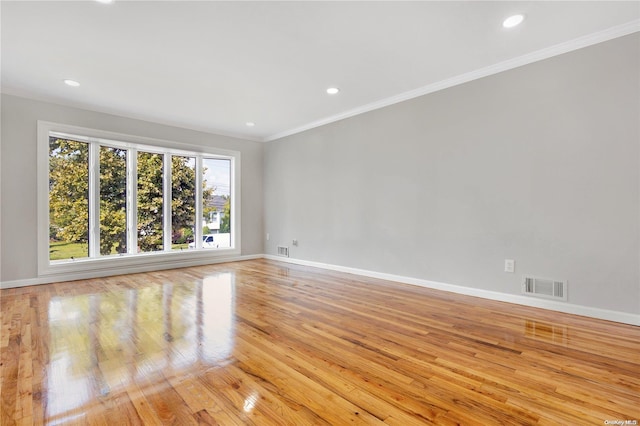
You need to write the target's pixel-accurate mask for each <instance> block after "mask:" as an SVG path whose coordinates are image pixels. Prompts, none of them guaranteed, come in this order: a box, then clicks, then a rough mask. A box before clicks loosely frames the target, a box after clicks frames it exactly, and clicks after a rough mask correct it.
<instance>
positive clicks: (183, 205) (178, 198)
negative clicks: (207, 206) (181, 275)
mask: <svg viewBox="0 0 640 426" xmlns="http://www.w3.org/2000/svg"><path fill="white" fill-rule="evenodd" d="M195 222H196V160H195V158H193V157H179V156H172V157H171V248H172V249H173V250H183V249H186V248H187V247H188V245H189V243H192V242H193V235H194V233H195V232H194V231H195Z"/></svg>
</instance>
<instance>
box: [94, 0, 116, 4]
mask: <svg viewBox="0 0 640 426" xmlns="http://www.w3.org/2000/svg"><path fill="white" fill-rule="evenodd" d="M96 1H97V2H98V3H104V4H109V3H113V0H96Z"/></svg>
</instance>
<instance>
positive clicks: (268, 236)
mask: <svg viewBox="0 0 640 426" xmlns="http://www.w3.org/2000/svg"><path fill="white" fill-rule="evenodd" d="M270 237H271V236H270V235H269V233H268V232H267V241H269V238H270Z"/></svg>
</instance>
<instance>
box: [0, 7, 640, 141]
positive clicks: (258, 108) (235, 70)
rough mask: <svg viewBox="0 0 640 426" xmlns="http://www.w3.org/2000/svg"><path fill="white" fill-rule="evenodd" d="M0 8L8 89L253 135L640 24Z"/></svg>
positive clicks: (559, 15) (483, 13)
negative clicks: (332, 91) (508, 24)
mask: <svg viewBox="0 0 640 426" xmlns="http://www.w3.org/2000/svg"><path fill="white" fill-rule="evenodd" d="M0 7H1V11H0V12H1V19H2V21H1V24H2V33H1V36H2V41H1V42H2V56H1V61H2V91H3V92H4V93H10V94H16V95H21V96H26V97H30V98H35V99H41V100H47V101H53V102H57V103H61V104H65V105H72V106H79V107H82V108H86V109H91V110H96V111H103V112H109V113H115V114H118V115H123V116H128V117H134V118H140V119H145V120H149V121H154V122H160V123H166V124H171V125H177V126H181V127H186V128H192V129H197V130H204V131H208V132H212V133H219V134H226V135H234V136H239V137H243V138H247V139H252V140H272V139H275V138H278V137H281V136H284V135H287V134H292V133H296V132H298V131H302V130H305V129H308V128H311V127H314V126H317V125H320V124H324V123H328V122H331V121H335V120H337V119H340V118H344V117H347V116H350V115H354V114H356V113H359V112H363V111H366V110H371V109H374V108H377V107H381V106H384V105H388V104H391V103H394V102H397V101H400V100H403V99H408V98H411V97H415V96H418V95H421V94H424V93H428V92H430V91H433V90H437V89H439V88H443V87H447V86H451V85H453V84H458V83H460V82H464V81H468V80H470V79H473V78H477V77H481V76H484V75H488V74H491V73H494V72H498V71H501V70H504V69H509V68H512V67H514V66H519V65H523V64H525V63H528V62H531V61H534V60H538V59H543V58H545V57H549V56H552V55H554V54H558V53H563V52H565V51H568V50H572V49H575V48H579V47H582V46H586V45H589V44H593V43H595V42H599V41H603V40H606V39H609V38H612V37H618V36H621V35H624V34H628V33H631V32H635V31H640V2H637V1H632V2H629V1H628V2H612V1H591V2H539V1H532V2H480V1H474V2H435V1H433V2H265V1H263V2H204V1H200V2H186V1H175V2H167V1H154V2H151V1H146V2H145V1H143V2H134V1H125V0H116V1H115V2H114V3H112V4H109V5H105V4H101V3H98V2H95V1H75V2H74V1H71V2H58V1H46V2H30V1H22V2H10V1H2V3H1V4H0ZM514 13H524V14H525V15H526V20H525V21H524V23H523V24H522V25H521V26H519V27H517V28H515V29H511V30H506V29H504V28H502V25H501V23H502V21H503V20H504V18H506V17H507V16H509V15H511V14H514ZM67 78H69V79H74V80H77V81H79V82H80V83H81V86H80V87H77V88H72V87H68V86H66V85H64V84H63V82H62V81H63V80H64V79H67ZM330 86H337V87H339V88H340V89H341V92H340V93H339V94H338V95H334V96H329V95H327V94H326V92H325V90H326V89H327V88H328V87H330ZM247 121H253V122H255V123H256V125H255V127H251V128H250V127H247V126H246V125H245V123H246V122H247Z"/></svg>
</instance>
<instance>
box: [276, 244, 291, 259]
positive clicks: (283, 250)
mask: <svg viewBox="0 0 640 426" xmlns="http://www.w3.org/2000/svg"><path fill="white" fill-rule="evenodd" d="M278 256H284V257H289V247H285V246H278Z"/></svg>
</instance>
